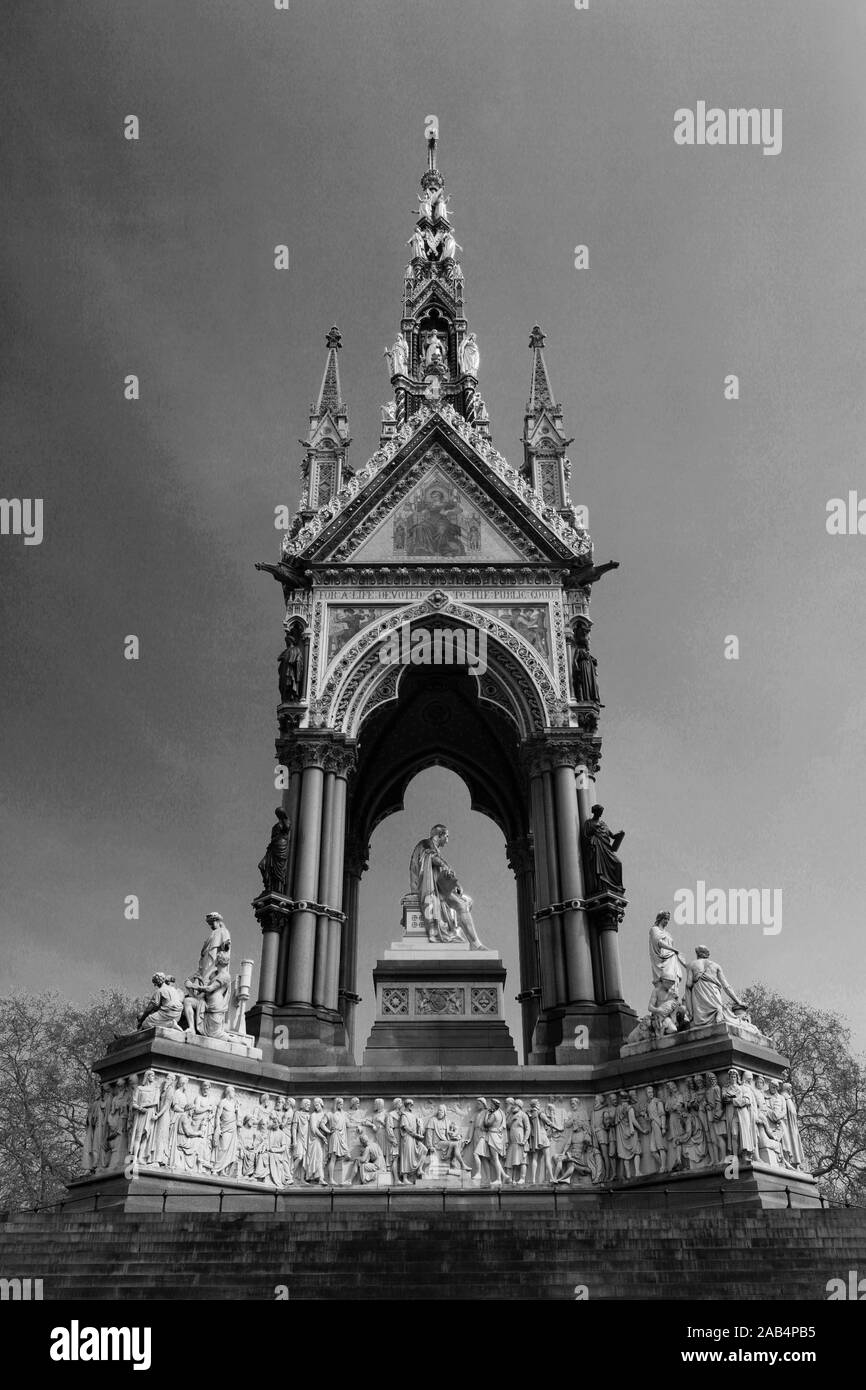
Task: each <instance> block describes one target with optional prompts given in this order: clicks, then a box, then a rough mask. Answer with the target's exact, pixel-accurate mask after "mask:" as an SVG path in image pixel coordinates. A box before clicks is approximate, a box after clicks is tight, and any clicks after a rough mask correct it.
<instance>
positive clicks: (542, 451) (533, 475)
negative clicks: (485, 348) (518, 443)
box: [522, 324, 573, 516]
mask: <svg viewBox="0 0 866 1390" xmlns="http://www.w3.org/2000/svg"><path fill="white" fill-rule="evenodd" d="M544 344H545V335H544V334H543V333H542V331H541V329H540V328H539V326H538V324H535V326H534V328H533V329H532V332H531V333H530V335H529V348H530V351H531V353H532V374H531V376H530V379H529V400H528V401H527V403H526V414H525V416H524V419H523V469H522V472H523V474H524V476H525V478H526V479H527V481H528V482H530V483H531V484H532V486H533V487H534V488H535V490H536V492H537V493H538V494H539V495H540V496H541V497H542V498H543V499H544V501H545V502H549V503H550V505H551V506H552V507H556V508H557V509H558V510H559V511H560V512H561V513H562V515H563V516H571V515H572V513H573V508H572V505H571V501H570V499H569V495H568V482H569V478H570V476H571V462H570V460H569V459H568V458H567V457H566V452H565V451H566V449H567V448H568V446H569V444H571V443H572V440H571V439H568V438H566V434H565V428H564V425H563V420H562V406H561V405H559V404H558V403H557V402H556V401H555V400H554V396H553V390H552V388H551V385H550V375H549V373H548V370H547V363H546V361H545V360H544Z"/></svg>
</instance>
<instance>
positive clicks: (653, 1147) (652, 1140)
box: [645, 1086, 668, 1173]
mask: <svg viewBox="0 0 866 1390" xmlns="http://www.w3.org/2000/svg"><path fill="white" fill-rule="evenodd" d="M645 1095H646V1117H647V1123H648V1125H649V1151H650V1153H651V1154H652V1156H653V1158H654V1159H655V1161H656V1163H657V1164H658V1170H659V1172H660V1173H664V1172H665V1170H666V1167H667V1153H668V1146H667V1140H666V1138H665V1134H666V1130H667V1123H668V1117H667V1113H666V1111H665V1107H664V1101H662V1100H661V1099H660V1098H659V1097H658V1096H657V1095H656V1093H655V1090H654V1088H653V1087H652V1086H647V1088H646V1092H645Z"/></svg>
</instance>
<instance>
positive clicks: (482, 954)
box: [364, 932, 517, 1067]
mask: <svg viewBox="0 0 866 1390" xmlns="http://www.w3.org/2000/svg"><path fill="white" fill-rule="evenodd" d="M373 983H374V985H375V989H376V1021H375V1023H374V1024H373V1029H372V1032H371V1033H370V1036H369V1038H368V1040H367V1046H366V1049H365V1051H364V1066H398V1067H403V1066H413V1065H414V1066H425V1065H427V1066H429V1065H431V1064H432V1065H437V1066H472V1067H475V1066H478V1067H485V1066H514V1065H515V1064H516V1062H517V1052H516V1050H515V1047H514V1043H513V1041H512V1038H511V1034H510V1032H509V1030H508V1025H507V1024H506V1022H505V1017H504V1008H503V988H504V985H505V966H504V965H503V964H502V961H501V959H500V956H499V952H498V951H487V950H484V951H473V950H471V949H470V947H469V945H468V943H466V942H461V943H459V944H458V943H454V944H451V945H440V944H439V943H438V942H431V941H428V940H427V938H426V934H425V933H423V932H421V933H414V934H411V935H410V934H409V933H407V934H406V935H405V936H404V937H403V939H402V940H401V941H395V942H393V943H392V945H391V947H390V949H389V950H387V951H386V952H385V954H384V956H383V958H382V959H381V960H380V961H378V962H377V964H376V969H375V970H374V971H373Z"/></svg>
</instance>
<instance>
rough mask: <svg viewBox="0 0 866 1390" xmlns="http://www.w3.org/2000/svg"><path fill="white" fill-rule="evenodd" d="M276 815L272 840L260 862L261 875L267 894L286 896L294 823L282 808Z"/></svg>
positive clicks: (272, 829) (279, 807)
mask: <svg viewBox="0 0 866 1390" xmlns="http://www.w3.org/2000/svg"><path fill="white" fill-rule="evenodd" d="M274 815H275V816H276V818H277V819H276V821H275V823H274V825H273V826H272V827H271V838H270V842H269V844H268V847H267V849H266V850H265V853H264V857H263V858H262V859H261V860H260V861H259V873H260V874H261V876H262V883H263V884H264V890H265V892H266V893H280V894H282V895H283V896H285V894H286V893H287V891H288V877H289V846H290V844H291V838H292V822H291V821H290V820H289V817H288V813H287V812H286V811H284V810H283V808H282V806H278V807H277V809H276V811H275V812H274Z"/></svg>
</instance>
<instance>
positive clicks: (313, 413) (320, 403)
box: [300, 324, 352, 519]
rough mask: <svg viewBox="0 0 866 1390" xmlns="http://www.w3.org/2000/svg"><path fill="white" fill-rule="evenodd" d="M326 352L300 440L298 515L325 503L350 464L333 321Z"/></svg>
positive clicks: (310, 513)
mask: <svg viewBox="0 0 866 1390" xmlns="http://www.w3.org/2000/svg"><path fill="white" fill-rule="evenodd" d="M325 344H326V346H327V349H328V355H327V357H326V359H325V370H324V373H323V375H322V384H321V386H320V387H319V397H318V400H317V401H316V403H315V405H311V406H310V429H309V433H308V434H307V437H306V439H302V440H301V441H300V443H301V444H302V445H303V447H304V449H306V451H307V452H306V456H305V458H304V461H303V464H302V465H301V472H302V474H303V479H304V500H303V502H302V504H301V515H302V517H304V518H305V519H309V517H311V516H313V514H314V513H315V512H316V511H317V510H318V508H319V507H324V506H325V505H326V504H327V503H328V502H329V501H330V499H331V498H332V497H333V496H334V495H335V493H337V492H339V490H340V488H341V487H342V486H343V484H344V483H345V482H347V481H348V479H349V477H350V476H351V471H352V470H351V469H350V468H349V461H348V457H349V445H350V443H351V440H350V438H349V417H348V412H347V410H346V405H345V402H344V401H343V391H342V387H341V386H340V368H339V365H338V362H337V353H338V352H340V351H341V350H342V346H343V340H342V338H341V336H340V330H339V328H337V326H336V324H335V325H334V327H333V328H332V329H331V330H330V332H329V333H328V334H327V336H326V337H325Z"/></svg>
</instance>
